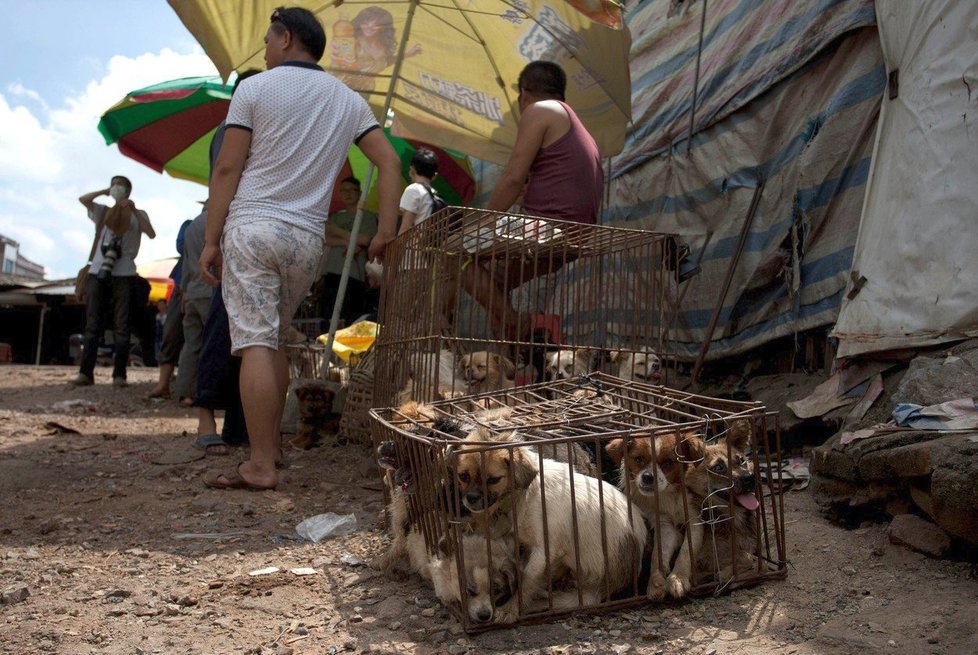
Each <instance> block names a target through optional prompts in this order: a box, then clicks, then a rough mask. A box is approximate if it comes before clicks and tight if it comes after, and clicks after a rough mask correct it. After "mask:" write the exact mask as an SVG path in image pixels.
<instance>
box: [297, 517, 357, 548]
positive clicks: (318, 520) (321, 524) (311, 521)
mask: <svg viewBox="0 0 978 655" xmlns="http://www.w3.org/2000/svg"><path fill="white" fill-rule="evenodd" d="M356 529H357V517H356V515H355V514H345V515H342V516H341V515H339V514H334V513H333V512H326V513H325V514H317V515H316V516H310V517H309V518H307V519H305V520H304V521H302V523H300V524H299V525H297V526H295V531H296V532H297V533H298V534H299V535H300V536H302V537H305V538H306V539H308V540H309V541H314V542H316V543H319V542H320V541H322V540H323V539H326V538H328V537H342V536H343V535H347V534H350V533H351V532H353V531H354V530H356Z"/></svg>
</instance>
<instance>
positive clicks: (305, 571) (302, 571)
mask: <svg viewBox="0 0 978 655" xmlns="http://www.w3.org/2000/svg"><path fill="white" fill-rule="evenodd" d="M289 573H291V574H293V575H316V574H317V573H319V571H317V570H316V569H313V568H309V567H307V566H300V567H299V568H295V569H289Z"/></svg>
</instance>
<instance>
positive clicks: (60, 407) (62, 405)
mask: <svg viewBox="0 0 978 655" xmlns="http://www.w3.org/2000/svg"><path fill="white" fill-rule="evenodd" d="M76 408H81V409H87V410H89V411H93V412H94V411H95V410H96V409H98V405H96V404H95V403H93V402H92V401H90V400H84V399H82V398H72V399H71V400H61V401H58V402H56V403H54V404H53V405H51V409H53V410H55V411H56V412H67V411H69V410H72V409H76Z"/></svg>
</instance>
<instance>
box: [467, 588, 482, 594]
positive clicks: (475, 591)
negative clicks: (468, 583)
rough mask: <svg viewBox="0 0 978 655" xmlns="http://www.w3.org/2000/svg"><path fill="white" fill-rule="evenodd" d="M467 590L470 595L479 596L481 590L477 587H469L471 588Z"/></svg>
mask: <svg viewBox="0 0 978 655" xmlns="http://www.w3.org/2000/svg"><path fill="white" fill-rule="evenodd" d="M466 591H467V592H468V594H469V596H478V595H479V590H478V589H476V588H475V587H469V588H467V589H466Z"/></svg>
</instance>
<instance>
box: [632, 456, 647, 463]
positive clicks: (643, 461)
mask: <svg viewBox="0 0 978 655" xmlns="http://www.w3.org/2000/svg"><path fill="white" fill-rule="evenodd" d="M632 459H633V460H635V463H636V464H644V463H645V458H644V457H642V456H641V455H636V456H635V457H633V458H632Z"/></svg>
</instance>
